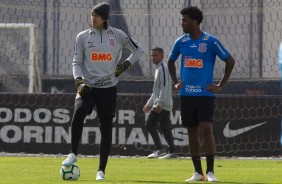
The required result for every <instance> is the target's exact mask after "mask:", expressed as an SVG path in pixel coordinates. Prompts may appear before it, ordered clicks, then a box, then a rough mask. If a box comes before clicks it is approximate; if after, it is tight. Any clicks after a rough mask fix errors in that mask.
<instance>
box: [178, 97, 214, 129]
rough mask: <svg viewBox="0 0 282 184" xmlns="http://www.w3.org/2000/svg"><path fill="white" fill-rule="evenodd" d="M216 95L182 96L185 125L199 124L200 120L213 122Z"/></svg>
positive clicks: (182, 117)
mask: <svg viewBox="0 0 282 184" xmlns="http://www.w3.org/2000/svg"><path fill="white" fill-rule="evenodd" d="M214 107H215V97H210V96H180V110H181V121H182V125H183V126H184V127H195V126H199V122H212V121H213V113H214Z"/></svg>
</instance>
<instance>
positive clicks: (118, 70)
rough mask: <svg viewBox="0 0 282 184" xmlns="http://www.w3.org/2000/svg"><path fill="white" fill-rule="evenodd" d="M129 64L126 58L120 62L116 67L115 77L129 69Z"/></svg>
mask: <svg viewBox="0 0 282 184" xmlns="http://www.w3.org/2000/svg"><path fill="white" fill-rule="evenodd" d="M130 66H131V63H130V62H129V61H127V60H125V61H124V62H122V63H120V64H118V65H117V68H116V77H118V76H119V75H120V74H122V73H123V72H124V71H126V70H127V69H129V68H130Z"/></svg>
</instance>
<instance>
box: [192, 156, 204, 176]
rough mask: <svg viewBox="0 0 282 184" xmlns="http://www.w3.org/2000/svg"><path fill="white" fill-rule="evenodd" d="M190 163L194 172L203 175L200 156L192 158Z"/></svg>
mask: <svg viewBox="0 0 282 184" xmlns="http://www.w3.org/2000/svg"><path fill="white" fill-rule="evenodd" d="M192 161H193V164H194V168H195V172H197V173H199V174H201V175H203V170H202V164H201V157H200V156H197V157H192Z"/></svg>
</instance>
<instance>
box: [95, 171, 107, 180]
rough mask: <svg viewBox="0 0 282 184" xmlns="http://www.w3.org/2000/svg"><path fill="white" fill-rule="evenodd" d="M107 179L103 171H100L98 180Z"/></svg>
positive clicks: (97, 176)
mask: <svg viewBox="0 0 282 184" xmlns="http://www.w3.org/2000/svg"><path fill="white" fill-rule="evenodd" d="M104 179H105V174H104V173H103V171H98V172H97V175H96V180H97V181H98V180H104Z"/></svg>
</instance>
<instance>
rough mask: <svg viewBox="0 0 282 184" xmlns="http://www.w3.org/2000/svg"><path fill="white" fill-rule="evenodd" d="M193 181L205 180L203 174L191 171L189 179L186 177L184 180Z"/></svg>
mask: <svg viewBox="0 0 282 184" xmlns="http://www.w3.org/2000/svg"><path fill="white" fill-rule="evenodd" d="M193 181H205V176H203V175H201V174H199V173H196V172H195V173H193V176H192V177H191V178H189V179H186V180H185V182H193Z"/></svg>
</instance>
